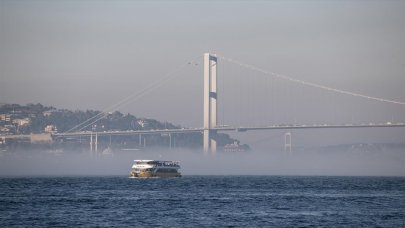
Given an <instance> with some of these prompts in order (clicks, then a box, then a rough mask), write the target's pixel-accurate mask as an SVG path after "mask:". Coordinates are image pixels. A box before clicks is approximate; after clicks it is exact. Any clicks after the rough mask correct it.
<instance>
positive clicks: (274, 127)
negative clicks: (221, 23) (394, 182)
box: [0, 123, 405, 140]
mask: <svg viewBox="0 0 405 228" xmlns="http://www.w3.org/2000/svg"><path fill="white" fill-rule="evenodd" d="M392 127H405V124H404V123H385V124H344V125H331V124H313V125H293V124H285V125H271V126H255V127H234V126H219V127H216V128H212V129H211V130H213V131H236V132H246V131H254V130H294V129H333V128H392ZM203 131H204V128H182V129H161V130H137V131H103V132H91V131H80V132H70V133H55V134H52V138H69V137H81V136H89V137H90V136H91V135H93V136H95V135H96V134H97V136H109V135H144V134H171V133H176V134H182V133H183V134H185V133H195V132H201V133H202V132H203ZM33 135H35V134H30V135H0V139H1V138H3V139H8V140H10V139H16V140H23V139H25V140H30V139H31V137H32V136H33Z"/></svg>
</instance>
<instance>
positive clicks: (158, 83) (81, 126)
mask: <svg viewBox="0 0 405 228" xmlns="http://www.w3.org/2000/svg"><path fill="white" fill-rule="evenodd" d="M200 59H201V57H197V58H195V59H194V60H191V61H188V62H186V63H184V64H181V65H179V66H177V67H176V68H175V69H174V70H173V71H171V72H169V73H168V74H166V75H165V76H164V77H162V78H161V79H160V80H158V81H155V82H153V83H151V84H149V85H148V86H146V87H145V88H143V89H142V90H140V91H137V92H135V93H132V94H130V95H128V96H127V97H125V98H123V99H122V100H120V101H119V102H117V103H115V104H113V105H111V106H109V107H107V108H105V109H104V110H102V111H101V112H100V113H99V114H97V115H95V116H93V117H91V118H89V119H87V120H85V121H84V122H82V123H80V124H77V125H76V126H74V127H73V128H71V129H69V130H68V131H66V133H69V132H72V131H74V130H76V131H82V130H83V129H85V128H87V127H89V126H91V125H92V124H94V123H96V122H97V121H99V120H101V119H103V118H104V117H106V116H107V115H108V112H110V111H114V110H117V109H118V108H121V107H123V106H125V105H127V104H129V103H131V102H134V101H137V100H139V99H140V98H142V97H144V96H145V95H147V94H148V93H150V92H152V91H153V90H155V89H157V88H159V87H161V86H163V85H164V84H165V83H167V82H169V81H170V80H172V79H174V78H176V77H178V76H179V74H176V73H178V72H179V71H180V70H182V69H184V68H185V67H187V66H190V65H194V64H196V63H197V62H198V61H199V60H200Z"/></svg>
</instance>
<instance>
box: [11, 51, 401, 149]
mask: <svg viewBox="0 0 405 228" xmlns="http://www.w3.org/2000/svg"><path fill="white" fill-rule="evenodd" d="M219 60H220V61H219ZM197 62H198V60H192V61H189V62H187V63H186V64H183V65H181V66H179V67H178V68H177V69H176V70H175V71H173V72H170V73H169V74H167V75H165V76H164V77H163V78H161V79H160V80H158V81H156V82H154V83H152V84H150V85H149V86H147V87H145V88H144V89H143V90H140V91H137V92H136V93H134V94H131V95H130V96H128V97H126V98H124V99H123V100H121V101H119V102H117V103H116V104H114V105H113V106H110V107H108V108H107V109H105V110H103V112H101V113H99V114H98V115H96V116H94V117H92V118H90V119H88V120H86V121H85V122H83V123H81V124H79V125H77V126H75V127H73V128H72V129H70V130H68V131H66V132H63V133H54V134H53V135H52V137H53V138H56V139H57V138H68V137H89V139H90V145H91V150H93V146H94V147H95V150H97V138H98V137H99V136H114V135H115V136H119V135H138V136H139V143H140V144H141V143H142V142H141V141H142V135H148V134H167V135H169V136H171V134H187V133H195V132H199V133H201V134H202V135H203V149H204V152H205V153H212V154H215V153H216V151H217V141H216V134H217V132H222V131H228V132H229V131H236V132H247V131H259V130H287V131H288V130H294V129H297V130H300V129H339V128H401V127H405V124H404V123H403V122H405V121H404V120H403V119H400V118H401V117H399V118H398V117H397V118H396V121H394V120H393V118H392V117H387V115H392V113H396V112H398V113H399V114H398V115H399V116H402V115H401V112H403V111H404V110H403V108H404V106H405V102H401V101H397V100H391V99H385V98H381V97H374V96H370V95H365V94H362V93H356V92H352V91H348V90H342V89H338V88H335V87H331V86H325V85H322V84H317V83H312V82H308V81H305V80H301V79H297V78H294V77H290V76H286V75H283V74H277V73H273V72H270V71H267V70H264V69H262V68H259V67H256V66H253V65H250V64H246V63H243V62H240V61H238V60H234V59H231V58H228V57H225V56H223V55H219V54H210V53H205V54H204V55H203V126H202V127H197V128H181V129H160V130H130V131H102V132H97V131H89V130H87V129H88V128H89V127H91V126H92V125H93V124H95V123H96V122H97V121H99V120H101V119H103V118H105V117H106V115H107V113H108V112H109V111H114V110H117V109H118V108H120V107H122V106H124V105H127V104H129V103H131V102H133V101H134V100H137V99H139V98H140V97H143V96H144V95H145V94H148V93H150V92H151V91H154V90H157V89H158V88H160V87H161V86H162V85H164V84H165V83H167V82H169V81H170V80H172V79H174V78H175V77H176V76H177V75H178V72H179V71H180V70H181V69H184V68H185V67H187V66H189V65H193V64H195V63H197ZM219 62H220V63H221V64H222V68H220V64H219ZM225 62H226V63H229V64H233V65H236V66H237V67H239V68H238V69H234V70H232V69H231V68H229V69H228V68H227V71H228V70H229V73H228V72H227V73H225V69H224V66H223V65H224V64H223V63H225ZM252 72H254V73H252ZM218 75H219V77H218ZM228 75H231V78H230V80H229V79H228V80H229V81H228V82H227V83H228V84H230V87H229V88H227V91H231V93H233V95H231V96H229V95H226V93H225V86H224V85H225V76H226V77H227V78H229V76H228ZM238 75H239V77H240V79H239V80H238V79H237V77H238ZM246 75H249V77H245V76H246ZM218 78H221V79H222V80H218ZM258 78H259V79H258ZM283 86H284V87H283ZM252 94H253V95H252ZM169 96H170V95H169ZM291 97H295V99H296V100H297V101H295V102H291ZM343 98H344V99H346V100H344V99H343ZM347 99H349V101H347ZM232 100H236V101H237V102H232ZM359 101H360V102H359ZM357 102H359V103H361V104H362V105H359V103H357ZM254 103H259V104H260V105H259V107H257V105H256V107H253V105H254ZM232 104H233V105H232ZM377 104H378V105H380V106H378V107H377V109H378V110H379V111H376V108H375V107H376V105H377ZM370 107H372V108H370ZM218 110H220V114H222V115H218ZM304 110H309V111H307V112H304ZM311 110H315V111H311ZM341 110H350V112H348V113H343V114H340V112H341ZM381 110H383V111H381ZM398 110H399V111H398ZM351 111H356V112H358V113H360V114H353V113H352V112H351ZM225 112H227V113H231V114H232V115H231V116H230V117H227V118H225ZM313 112H320V113H319V114H315V113H313ZM362 112H363V113H362ZM238 113H245V114H246V113H247V116H248V117H247V118H245V119H247V121H246V122H242V121H241V118H238V117H235V115H234V114H238ZM339 115H342V118H341V119H343V120H344V122H342V121H340V123H336V122H337V119H339V117H338V116H339ZM367 115H369V116H370V115H373V116H372V117H369V118H367ZM310 116H315V118H314V119H315V120H316V121H320V122H316V121H314V120H310V119H311V118H309V117H310ZM266 118H267V119H268V118H271V120H266ZM298 119H299V120H298ZM387 119H388V120H387ZM258 120H265V121H264V122H265V123H258V122H257V121H258ZM348 120H350V121H348ZM378 121H379V122H378ZM262 122H263V121H262ZM269 122H270V124H269ZM8 137H24V136H8ZM27 137H29V136H27ZM170 145H171V137H170ZM285 145H286V146H289V148H290V149H291V134H290V133H289V132H287V133H286V134H285Z"/></svg>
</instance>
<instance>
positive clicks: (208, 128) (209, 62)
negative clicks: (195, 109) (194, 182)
mask: <svg viewBox="0 0 405 228" xmlns="http://www.w3.org/2000/svg"><path fill="white" fill-rule="evenodd" d="M216 126H217V57H216V56H215V55H211V54H210V53H204V140H203V141H204V143H203V144H204V153H205V154H207V153H209V152H210V151H211V153H212V154H215V153H216V151H217V141H216V133H217V132H216V131H215V130H212V129H213V128H215V127H216Z"/></svg>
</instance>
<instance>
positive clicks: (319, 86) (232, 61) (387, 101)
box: [217, 55, 405, 105]
mask: <svg viewBox="0 0 405 228" xmlns="http://www.w3.org/2000/svg"><path fill="white" fill-rule="evenodd" d="M217 57H218V58H219V59H222V60H225V61H228V62H230V63H234V64H237V65H239V66H241V67H244V68H247V69H250V70H253V71H257V72H260V73H263V74H266V75H270V76H272V77H276V78H280V79H283V80H287V81H291V82H294V83H298V84H302V85H306V86H311V87H314V88H318V89H322V90H327V91H331V92H335V93H340V94H345V95H350V96H355V97H361V98H365V99H368V100H374V101H380V102H385V103H391V104H397V105H405V102H401V101H396V100H391V99H385V98H379V97H373V96H368V95H364V94H360V93H355V92H350V91H347V90H341V89H337V88H332V87H329V86H324V85H320V84H316V83H312V82H307V81H303V80H300V79H296V78H292V77H289V76H286V75H282V74H278V73H274V72H270V71H267V70H264V69H261V68H259V67H256V66H253V65H251V64H246V63H242V62H240V61H238V60H235V59H231V58H228V57H225V56H222V55H217Z"/></svg>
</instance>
